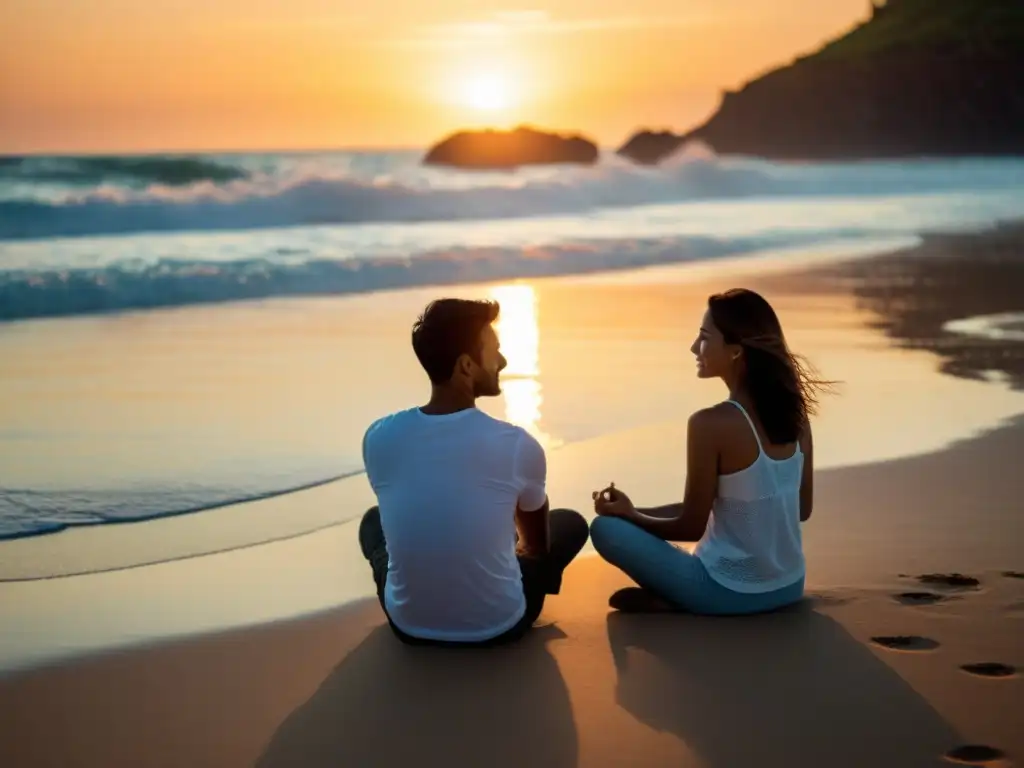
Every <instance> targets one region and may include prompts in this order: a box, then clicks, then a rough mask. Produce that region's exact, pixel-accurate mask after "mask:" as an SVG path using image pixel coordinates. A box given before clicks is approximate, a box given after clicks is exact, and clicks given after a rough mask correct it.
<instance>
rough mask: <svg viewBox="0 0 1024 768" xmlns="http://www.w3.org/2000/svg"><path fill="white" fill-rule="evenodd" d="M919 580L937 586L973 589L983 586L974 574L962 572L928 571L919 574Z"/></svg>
mask: <svg viewBox="0 0 1024 768" xmlns="http://www.w3.org/2000/svg"><path fill="white" fill-rule="evenodd" d="M917 580H918V581H920V582H921V583H922V584H931V585H933V586H936V587H952V588H954V589H973V588H975V587H978V586H981V582H980V581H978V580H977V579H976V578H974V577H973V576H965V575H964V574H962V573H926V574H924V575H923V576H918V577H917Z"/></svg>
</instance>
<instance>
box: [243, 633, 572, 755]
mask: <svg viewBox="0 0 1024 768" xmlns="http://www.w3.org/2000/svg"><path fill="white" fill-rule="evenodd" d="M562 637H565V635H564V634H563V633H562V632H561V631H560V630H558V629H557V628H555V627H554V626H550V625H549V626H547V627H540V628H537V629H535V630H533V631H532V632H530V633H529V634H528V635H527V636H526V637H525V638H523V640H521V641H520V642H518V643H516V644H513V645H509V646H505V647H498V648H482V649H465V650H462V649H449V648H429V647H410V646H405V645H402V644H401V643H400V642H399V641H398V640H396V639H395V637H394V636H393V635H392V633H391V630H390V629H389V628H388V627H387V625H385V626H382V627H378V628H377V629H375V630H373V631H372V632H371V633H370V634H369V636H367V638H366V639H365V640H364V641H363V642H362V643H360V644H359V646H357V647H356V648H355V650H353V651H352V652H351V653H349V654H348V655H347V656H346V657H345V659H344V660H343V661H342V662H341V663H340V664H339V665H338V666H337V667H335V669H334V670H333V671H332V672H331V674H330V675H329V676H328V677H327V679H326V680H324V682H323V683H322V684H321V686H320V688H319V689H318V690H317V691H316V693H315V694H314V695H313V697H312V698H311V699H310V700H309V701H307V702H306V703H305V704H303V705H302V706H301V707H299V708H298V709H297V710H295V711H294V712H293V713H292V714H291V715H290V716H289V717H288V718H287V720H285V722H284V723H283V724H282V725H281V727H280V728H278V730H277V732H276V733H275V734H274V736H273V738H272V739H271V742H270V745H269V746H268V748H267V750H266V751H265V752H264V754H263V756H262V757H261V758H260V760H259V761H258V762H257V766H259V768H294V767H295V766H304V767H305V766H311V767H315V766H332V767H335V766H359V768H363V766H416V765H422V766H451V768H462V767H463V766H467V767H475V766H488V768H490V767H491V766H494V767H495V768H502V767H504V766H509V767H510V768H511V766H517V767H518V766H525V765H529V764H536V765H541V766H553V767H554V766H557V767H561V766H565V767H566V768H568V766H575V765H577V761H578V739H577V734H576V726H575V723H574V721H573V715H572V705H571V702H570V700H569V690H568V688H567V686H566V684H565V680H564V679H563V678H562V675H561V673H560V671H559V669H558V663H557V662H556V660H555V658H554V657H553V656H552V655H551V653H550V651H549V649H548V644H549V643H550V642H557V640H558V639H559V638H562Z"/></svg>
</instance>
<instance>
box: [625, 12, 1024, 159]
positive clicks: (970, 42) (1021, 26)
mask: <svg viewBox="0 0 1024 768" xmlns="http://www.w3.org/2000/svg"><path fill="white" fill-rule="evenodd" d="M1022 50H1024V3H1021V2H1020V0H985V2H979V0H889V2H888V3H886V4H885V5H884V6H880V7H876V8H875V9H874V12H873V14H872V17H871V19H870V20H869V21H867V22H865V23H864V24H862V25H860V26H858V27H857V28H856V29H854V30H853V31H852V32H850V33H849V34H848V35H846V36H844V37H842V38H840V39H839V40H836V41H834V42H832V43H830V44H828V45H826V46H825V47H824V48H823V49H822V50H820V51H819V52H817V53H815V54H813V55H811V56H807V57H804V58H801V59H798V60H797V61H795V62H794V63H793V64H791V65H789V66H786V67H782V68H780V69H777V70H775V71H773V72H769V73H768V74H766V75H764V76H763V77H760V78H758V79H756V80H754V81H752V82H750V83H748V84H747V85H745V86H744V87H743V88H741V89H740V90H739V91H736V92H727V93H726V94H725V95H724V97H723V99H722V103H721V105H720V107H719V109H718V110H717V112H716V113H715V114H714V115H713V116H712V117H711V118H710V119H709V120H708V121H707V122H706V123H704V124H703V125H701V126H699V127H697V128H695V129H694V130H692V131H690V132H688V133H685V134H682V135H679V136H672V135H671V134H668V135H665V134H644V133H641V134H638V135H637V136H634V137H633V138H632V139H630V140H629V141H628V142H627V143H626V144H625V145H624V146H623V147H622V148H621V149H620V150H619V152H620V153H621V154H622V155H624V156H626V157H631V158H633V159H635V160H637V161H638V162H644V163H652V162H658V161H659V160H661V159H663V158H665V157H667V156H668V155H669V154H671V153H672V152H674V151H676V150H677V149H678V148H679V147H680V146H681V145H682V144H685V143H687V142H688V141H691V140H700V141H701V142H703V143H704V144H707V145H708V146H709V147H711V148H712V149H713V150H714V151H715V152H717V153H719V154H739V155H753V156H759V157H767V158H774V159H803V160H825V159H836V160H852V159H869V158H897V157H900V158H903V157H941V156H996V155H1024V65H1022V64H1021V61H1022V58H1021V57H1022V54H1021V51H1022Z"/></svg>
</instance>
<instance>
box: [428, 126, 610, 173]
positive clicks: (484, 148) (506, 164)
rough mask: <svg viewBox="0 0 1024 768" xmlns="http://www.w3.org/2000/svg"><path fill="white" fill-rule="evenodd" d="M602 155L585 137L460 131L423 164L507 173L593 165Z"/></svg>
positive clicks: (535, 132) (527, 131)
mask: <svg viewBox="0 0 1024 768" xmlns="http://www.w3.org/2000/svg"><path fill="white" fill-rule="evenodd" d="M599 154H600V153H599V152H598V149H597V145H596V144H594V143H593V142H592V141H590V140H588V139H585V138H583V137H582V136H578V135H571V136H561V135H558V134H555V133H547V132H544V131H538V130H535V129H533V128H526V127H520V128H516V129H515V130H513V131H497V130H484V131H460V132H459V133H455V134H452V135H451V136H448V137H447V138H445V139H443V140H442V141H441V142H439V143H438V144H435V145H434V146H433V147H431V148H430V150H429V151H428V152H427V154H426V156H425V157H424V158H423V163H424V164H425V165H443V166H451V167H455V168H468V169H475V170H507V169H512V168H517V167H519V166H521V165H557V164H561V163H571V164H575V165H593V164H594V163H596V162H597V159H598V156H599Z"/></svg>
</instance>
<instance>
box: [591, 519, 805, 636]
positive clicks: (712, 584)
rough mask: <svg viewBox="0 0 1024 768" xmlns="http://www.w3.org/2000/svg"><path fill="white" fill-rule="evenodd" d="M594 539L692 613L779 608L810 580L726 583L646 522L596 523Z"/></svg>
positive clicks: (644, 583) (647, 585) (638, 578)
mask: <svg viewBox="0 0 1024 768" xmlns="http://www.w3.org/2000/svg"><path fill="white" fill-rule="evenodd" d="M590 540H591V541H592V542H594V548H595V549H596V550H597V551H598V553H599V554H600V555H601V557H603V558H604V559H605V560H607V561H608V562H609V563H611V564H612V565H614V566H615V567H616V568H619V569H620V570H622V571H624V572H625V573H626V574H627V575H628V576H629V577H630V578H631V579H633V581H635V582H636V583H637V584H639V585H640V586H641V587H643V588H644V589H646V590H648V591H650V592H653V593H654V594H656V595H658V596H659V597H661V598H663V599H665V600H668V601H669V602H670V603H672V604H673V605H674V606H676V607H677V608H679V609H681V610H684V611H688V612H690V613H702V614H707V615H713V616H737V615H742V614H748V613H763V612H765V611H774V610H775V609H777V608H782V607H783V606H785V605H789V604H791V603H795V602H797V601H799V600H800V599H801V598H802V597H803V594H804V580H803V579H802V578H801V579H800V581H798V582H797V583H795V584H791V585H790V586H788V587H783V588H782V589H777V590H775V591H774V592H761V593H757V594H747V593H745V592H736V591H734V590H731V589H729V588H728V587H723V586H722V585H721V584H719V583H718V582H717V581H715V580H714V579H713V578H711V576H710V575H708V572H707V569H706V568H705V567H704V564H703V563H702V562H701V561H700V560H699V559H698V558H697V557H696V556H694V555H691V554H690V553H689V552H686V551H685V550H682V549H680V548H679V547H674V546H672V545H671V544H669V543H668V542H667V541H665V540H663V539H659V538H658V537H657V536H654V535H653V534H650V533H648V532H647V531H645V530H643V529H642V528H640V527H638V526H636V525H634V524H633V523H630V522H627V521H625V520H622V519H620V518H616V517H598V518H596V519H594V520H593V521H592V522H591V523H590Z"/></svg>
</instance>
